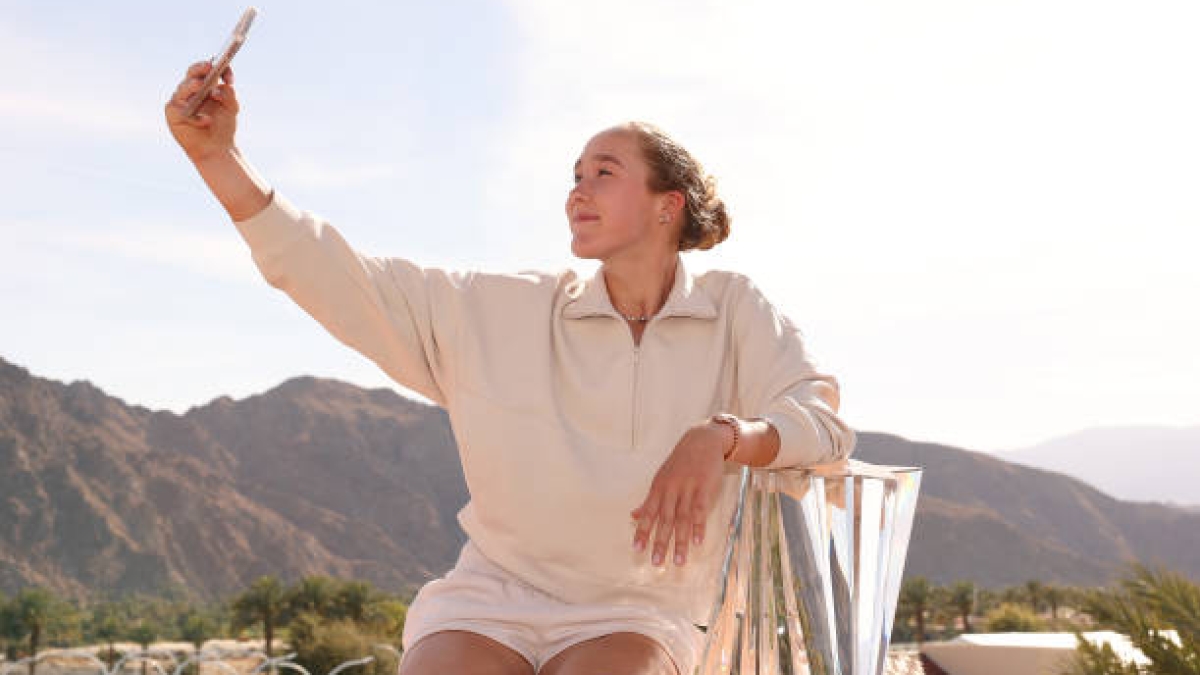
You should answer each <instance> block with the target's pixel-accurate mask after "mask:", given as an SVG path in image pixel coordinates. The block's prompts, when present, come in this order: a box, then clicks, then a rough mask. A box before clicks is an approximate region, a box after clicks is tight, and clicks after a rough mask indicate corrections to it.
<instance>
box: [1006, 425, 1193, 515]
mask: <svg viewBox="0 0 1200 675" xmlns="http://www.w3.org/2000/svg"><path fill="white" fill-rule="evenodd" d="M997 456H998V457H999V458H1000V459H1003V460H1004V461H1007V462H1015V463H1017V464H1024V465H1026V466H1034V467H1037V468H1039V469H1048V470H1050V471H1058V472H1060V473H1065V474H1068V475H1071V476H1075V477H1076V478H1079V479H1082V480H1085V481H1087V482H1088V483H1091V484H1092V485H1095V486H1096V487H1097V488H1099V489H1101V490H1103V491H1105V492H1107V493H1109V494H1111V495H1113V496H1114V497H1119V498H1121V499H1131V500H1135V501H1143V502H1163V503H1169V504H1178V505H1185V506H1190V507H1193V509H1195V508H1197V507H1200V426H1194V427H1152V426H1140V427H1100V428H1095V429H1085V430H1083V431H1078V432H1075V433H1073V434H1069V435H1066V436H1062V437H1059V438H1054V439H1051V440H1048V441H1046V442H1044V443H1039V444H1037V445H1035V446H1033V447H1030V448H1025V449H1022V450H1015V451H1011V452H1005V453H1002V454H999V455H997Z"/></svg>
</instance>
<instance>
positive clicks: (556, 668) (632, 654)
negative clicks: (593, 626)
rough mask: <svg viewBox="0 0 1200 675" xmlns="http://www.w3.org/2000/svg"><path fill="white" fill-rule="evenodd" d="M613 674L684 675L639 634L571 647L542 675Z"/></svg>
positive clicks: (549, 663)
mask: <svg viewBox="0 0 1200 675" xmlns="http://www.w3.org/2000/svg"><path fill="white" fill-rule="evenodd" d="M610 672H611V673H621V675H680V673H679V672H678V670H677V669H676V668H675V662H674V661H672V660H671V657H670V655H668V654H667V650H666V649H663V647H662V645H660V644H658V642H656V641H654V640H652V639H651V638H648V637H646V636H645V635H641V634H639V633H612V634H610V635H605V636H603V637H598V638H595V639H593V640H588V641H586V642H580V643H579V644H577V645H572V646H570V647H567V648H566V649H564V650H562V651H561V652H559V653H558V654H556V655H555V656H554V658H552V659H550V660H549V661H547V662H546V663H545V664H544V665H543V666H542V668H541V670H539V671H538V675H592V674H594V673H610ZM688 675H690V673H689V674H688Z"/></svg>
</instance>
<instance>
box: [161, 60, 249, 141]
mask: <svg viewBox="0 0 1200 675" xmlns="http://www.w3.org/2000/svg"><path fill="white" fill-rule="evenodd" d="M212 67H213V66H212V64H211V63H209V62H208V61H201V62H199V63H195V64H192V66H191V67H190V68H188V70H187V76H186V77H185V78H184V79H183V81H182V82H180V83H179V86H178V87H176V88H175V93H174V94H173V95H172V96H171V100H169V101H167V104H166V106H165V109H164V113H165V115H166V118H167V127H168V128H169V129H170V130H171V135H172V136H174V137H175V141H176V142H177V143H179V147H181V148H183V151H184V152H185V153H187V156H188V157H189V158H190V159H191V160H192V162H193V163H197V164H198V163H200V162H203V161H204V160H206V159H208V158H210V157H215V156H217V155H219V154H221V153H227V152H229V151H230V150H232V149H233V147H234V140H233V139H234V134H235V132H236V131H237V113H238V102H237V94H236V92H234V90H233V71H232V70H229V69H226V71H225V73H224V74H223V75H222V76H221V80H222V82H220V83H218V84H217V86H216V87H214V88H213V90H212V92H211V93H210V94H209V97H208V99H207V100H205V101H204V103H202V104H200V108H199V109H198V110H197V111H196V114H195V115H194V116H192V117H185V116H184V114H183V112H184V110H185V109H186V108H187V103H188V99H189V98H191V96H192V95H193V94H195V93H196V92H197V91H199V90H200V85H201V83H203V82H204V78H205V76H207V75H208V71H210V70H211V69H212Z"/></svg>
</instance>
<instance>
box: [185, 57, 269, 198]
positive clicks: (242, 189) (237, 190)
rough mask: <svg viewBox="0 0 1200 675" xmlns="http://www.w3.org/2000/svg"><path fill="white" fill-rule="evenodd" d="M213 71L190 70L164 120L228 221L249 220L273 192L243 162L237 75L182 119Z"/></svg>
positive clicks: (203, 65)
mask: <svg viewBox="0 0 1200 675" xmlns="http://www.w3.org/2000/svg"><path fill="white" fill-rule="evenodd" d="M211 68H212V64H210V63H209V62H207V61H202V62H200V63H196V64H193V65H192V66H191V67H190V68H188V71H187V76H186V77H184V79H183V81H182V82H180V83H179V86H178V87H176V89H175V93H174V94H172V96H171V100H169V101H167V104H166V106H165V109H164V114H165V115H166V118H167V126H168V128H170V130H171V135H172V136H174V137H175V140H176V141H177V142H178V143H179V147H181V148H183V151H184V153H185V154H186V155H187V157H188V159H189V160H191V162H192V164H194V165H195V166H196V170H197V171H198V172H200V177H201V178H203V179H204V182H205V184H207V185H208V189H209V190H210V191H211V192H212V193H213V195H214V196H215V197H216V198H217V200H218V201H219V202H221V206H223V207H225V211H226V212H227V213H229V217H230V218H232V219H233V220H235V221H241V220H246V219H247V218H250V217H251V216H253V215H255V214H256V213H258V212H259V211H262V210H263V209H264V208H265V207H266V206H267V204H268V203H270V201H271V189H270V187H268V186H267V183H266V181H265V180H263V178H262V177H261V176H259V175H258V173H257V172H256V171H255V170H254V168H253V167H251V166H250V163H249V162H247V161H246V159H245V158H244V157H242V153H241V152H239V151H238V149H237V145H236V144H235V142H234V136H235V133H236V131H237V114H238V101H237V92H235V91H234V89H233V71H232V70H226V71H225V73H224V75H222V78H221V79H222V82H221V83H220V84H219V85H218V86H217V87H215V88H214V89H213V90H212V93H211V94H210V96H209V99H208V100H206V101H205V102H204V103H203V104H202V105H201V106H200V109H199V110H198V111H197V112H196V114H195V115H194V116H192V117H185V116H184V114H183V111H184V109H185V108H186V107H187V101H188V99H189V98H190V97H191V96H192V95H193V94H195V93H196V92H197V91H198V90H199V89H200V84H201V82H203V81H204V77H205V75H207V74H208V71H209V70H210V69H211Z"/></svg>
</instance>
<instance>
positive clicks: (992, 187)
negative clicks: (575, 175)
mask: <svg viewBox="0 0 1200 675" xmlns="http://www.w3.org/2000/svg"><path fill="white" fill-rule="evenodd" d="M2 6H3V11H0V57H2V58H3V61H4V63H6V64H7V67H6V69H5V85H4V87H3V88H0V125H2V127H3V132H2V133H0V179H2V181H3V185H4V189H3V199H0V231H2V232H3V239H4V245H3V246H0V321H2V327H3V330H0V357H3V358H5V359H7V360H10V361H13V362H15V363H17V364H18V365H21V366H24V367H27V368H29V369H30V370H31V371H33V372H34V373H35V374H37V375H40V376H43V377H50V378H54V379H61V380H77V379H87V380H90V381H92V382H93V383H95V384H96V385H97V386H99V387H101V388H103V389H105V390H106V391H108V392H109V393H111V394H113V395H116V396H120V397H121V398H123V399H125V400H126V401H128V402H130V403H136V404H140V405H144V406H147V407H151V408H169V409H172V410H175V411H180V412H182V411H184V410H186V409H187V408H189V407H191V406H194V405H201V404H204V403H206V402H208V401H209V400H211V399H212V398H215V397H217V396H221V395H232V396H235V397H243V396H247V395H251V394H254V393H258V392H261V391H263V390H266V389H268V388H271V387H273V386H275V385H276V384H278V383H280V382H281V381H283V380H285V379H287V378H289V377H293V376H297V375H305V374H310V375H318V376H323V377H333V378H339V379H343V380H347V381H350V382H354V383H356V384H360V385H364V386H385V385H387V383H388V380H387V379H386V377H385V376H384V375H383V374H382V373H380V372H378V370H377V369H376V368H375V367H374V366H373V364H371V363H370V362H368V361H367V360H366V359H364V358H362V357H360V356H357V355H356V354H354V353H353V352H351V351H349V350H348V349H347V348H345V347H343V346H342V345H340V344H339V343H337V342H336V341H335V340H334V339H333V338H332V337H329V336H328V335H327V334H326V333H325V332H324V331H323V329H321V328H320V327H319V326H318V325H317V324H316V323H315V322H314V321H313V320H311V319H310V318H309V317H308V316H307V315H305V314H304V313H303V312H302V311H301V310H299V309H297V308H296V307H294V306H293V305H292V304H290V301H288V300H287V299H286V298H285V297H284V296H283V295H282V294H280V293H278V292H277V291H274V290H273V289H271V288H270V287H268V286H267V285H266V283H265V282H263V281H262V280H261V279H260V278H259V277H258V274H257V272H256V270H255V269H254V267H253V263H252V262H251V260H250V257H249V255H248V253H247V251H246V250H245V247H244V245H243V244H242V242H241V240H240V238H239V237H238V235H237V233H236V232H235V230H234V228H233V227H232V226H231V225H230V224H229V222H228V219H227V218H226V217H225V215H224V212H223V211H222V210H221V209H220V207H219V205H218V204H217V203H216V201H215V200H214V199H213V198H212V197H211V196H210V195H209V194H208V193H207V191H206V190H205V189H204V186H203V184H202V183H201V181H200V180H199V178H198V177H197V176H196V175H195V173H194V171H193V170H192V168H191V166H190V165H189V164H188V163H187V161H186V160H185V158H184V157H183V155H182V153H181V152H179V150H178V148H177V147H176V146H175V144H174V141H173V140H172V139H171V138H170V135H169V134H168V132H167V130H166V126H165V124H164V123H163V120H162V104H163V102H164V101H165V100H166V98H167V96H168V95H169V93H170V91H171V90H172V89H174V87H175V85H176V84H177V82H178V81H179V79H180V78H181V76H182V73H183V71H184V69H185V68H186V67H187V65H188V64H189V63H191V62H193V61H196V60H199V59H201V58H207V57H208V56H210V55H211V53H212V52H213V51H214V50H216V49H217V48H219V47H220V46H221V45H222V43H223V42H224V40H225V37H226V35H227V34H228V32H229V30H230V29H231V28H232V26H233V24H234V23H235V22H236V20H237V18H238V16H239V14H240V12H241V10H242V8H243V7H244V5H243V4H240V3H234V2H226V1H224V0H213V1H210V2H206V3H202V4H199V5H197V4H188V5H186V7H187V9H186V10H185V9H184V7H185V5H181V4H179V3H163V2H149V1H146V2H135V1H132V0H108V1H106V2H82V1H73V2H67V1H62V2H58V1H51V2H11V1H9V2H3V5H2ZM258 7H259V10H260V15H259V17H258V20H257V21H256V23H255V25H254V27H253V29H252V31H251V34H250V40H249V42H248V43H247V44H246V46H245V47H244V48H243V50H242V52H241V54H239V56H238V57H237V60H236V61H235V67H234V69H235V72H236V77H237V88H238V92H239V96H240V98H241V101H242V107H243V112H242V116H241V121H240V133H239V139H240V142H239V145H240V146H241V147H242V148H243V150H244V151H245V153H246V154H247V155H248V157H249V158H250V160H251V161H252V162H253V163H254V164H255V165H256V166H257V167H258V168H259V169H260V170H261V171H262V173H263V174H264V175H265V176H266V177H267V179H268V180H269V181H270V182H271V184H272V185H273V186H274V187H275V188H276V189H277V190H279V191H280V192H281V193H283V194H286V195H287V196H288V197H289V198H290V199H291V200H292V201H294V202H296V203H297V204H298V205H300V206H302V207H304V208H307V209H311V210H313V211H316V212H318V213H320V214H321V215H323V216H325V217H327V218H329V219H330V220H331V221H332V222H333V223H334V224H335V225H336V226H337V227H338V228H339V229H340V230H341V231H342V232H343V234H345V236H346V237H347V239H349V240H350V241H351V242H353V243H354V244H355V245H357V246H358V247H359V248H361V249H363V250H364V251H367V252H369V253H372V254H379V255H400V256H406V257H410V258H412V259H414V260H417V261H419V262H422V263H426V264H430V265H444V266H450V267H456V268H482V269H489V270H517V269H524V268H547V269H559V268H563V267H570V266H573V267H576V268H578V269H580V270H581V271H585V272H586V271H590V269H592V267H591V264H590V263H586V262H581V261H577V260H574V259H572V258H571V257H570V251H569V237H568V234H569V233H568V230H567V224H566V220H565V217H564V215H563V210H562V205H563V200H564V198H565V195H566V191H567V190H568V188H569V187H570V183H571V169H572V164H573V163H574V161H575V159H576V157H577V155H578V152H579V150H580V149H581V148H582V146H583V144H584V143H585V142H586V140H587V139H588V137H589V136H591V134H593V133H594V132H596V131H598V130H600V129H601V128H604V127H606V126H608V125H610V124H612V123H614V122H618V121H621V120H625V119H644V120H648V121H651V122H654V123H657V124H659V125H661V126H663V127H665V128H666V129H667V130H668V131H669V132H671V133H672V134H673V135H675V136H676V137H677V138H678V139H679V140H680V141H682V142H683V143H684V145H686V146H688V147H689V148H690V149H691V150H692V151H693V152H694V153H695V154H696V155H697V156H698V157H699V158H700V159H701V160H702V161H703V162H704V163H705V165H706V168H708V170H710V171H711V172H712V173H714V174H715V175H716V176H717V177H718V179H719V181H720V187H721V191H722V193H723V195H724V197H725V199H726V201H727V203H728V204H729V207H730V210H731V212H732V214H733V218H734V222H733V236H732V237H731V239H730V240H729V241H728V242H726V243H725V244H723V245H721V246H719V247H718V248H717V249H715V250H714V251H712V252H709V253H694V254H688V255H687V257H686V258H685V260H686V261H687V263H688V264H689V265H690V266H691V267H692V268H694V269H706V268H726V269H733V270H737V271H741V272H744V273H746V274H748V275H750V277H751V278H753V279H754V280H755V281H756V282H757V283H758V284H759V285H760V286H761V287H762V288H763V289H764V290H765V291H766V293H767V295H768V297H770V298H771V299H772V300H773V301H774V302H775V303H776V304H777V305H778V306H779V307H780V308H782V309H783V310H784V311H785V312H786V313H787V314H788V315H789V316H791V317H792V319H793V320H794V321H795V322H796V323H797V324H798V325H799V326H800V327H801V328H802V329H803V330H804V332H805V334H806V336H807V338H808V340H809V344H810V346H811V348H812V350H813V352H814V353H815V354H816V355H817V356H818V358H819V360H820V362H821V363H822V364H823V365H824V366H825V368H826V369H827V370H829V371H830V372H833V373H834V374H836V375H837V376H838V377H839V379H840V380H841V383H842V387H843V412H844V414H845V417H846V418H847V419H848V420H849V421H850V423H851V424H853V425H854V426H855V427H857V428H859V429H863V430H872V431H887V432H892V433H897V434H901V435H904V436H906V437H909V438H913V439H921V440H932V441H938V442H944V443H950V444H955V445H961V446H965V447H968V448H973V449H980V450H998V449H1006V448H1015V447H1021V446H1025V445H1031V444H1033V443H1036V442H1038V441H1042V440H1044V439H1046V438H1049V437H1053V436H1057V435H1061V434H1066V433H1069V432H1072V431H1075V430H1078V429H1082V428H1086V427H1091V426H1097V425H1144V424H1163V425H1195V424H1200V394H1197V385H1196V383H1197V382H1200V358H1198V357H1197V356H1196V349H1197V345H1200V310H1198V309H1197V307H1198V303H1197V295H1198V292H1200V265H1197V264H1196V263H1195V260H1196V257H1197V244H1200V236H1198V235H1197V231H1198V229H1200V84H1198V80H1197V64H1200V40H1197V39H1196V36H1197V35H1200V4H1198V3H1196V2H1194V1H1193V0H1176V1H1170V0H1163V1H1161V2H1153V3H1148V2H1106V1H1097V0H1086V1H1085V0H1037V1H1036V2H1033V1H1021V0H1018V1H1014V0H971V1H970V2H947V1H933V0H913V1H911V2H903V3H897V2H885V1H882V0H880V1H876V2H863V1H860V0H849V1H845V2H833V3H829V2H754V1H751V2H745V1H743V2H723V3H719V2H703V1H697V0H689V1H687V2H658V3H655V2H645V1H641V0H638V1H634V0H628V1H617V2H607V3H600V4H595V3H572V2H561V1H554V0H545V1H536V2H535V1H528V2H527V1H521V0H512V1H509V2H499V1H496V2H485V1H483V0H479V1H476V2H457V1H448V2H438V3H432V2H398V3H383V2H379V3H371V2H340V3H332V2H322V3H315V2H299V1H295V0H293V1H290V2H269V1H266V0H264V1H262V2H260V3H259V4H258Z"/></svg>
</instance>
